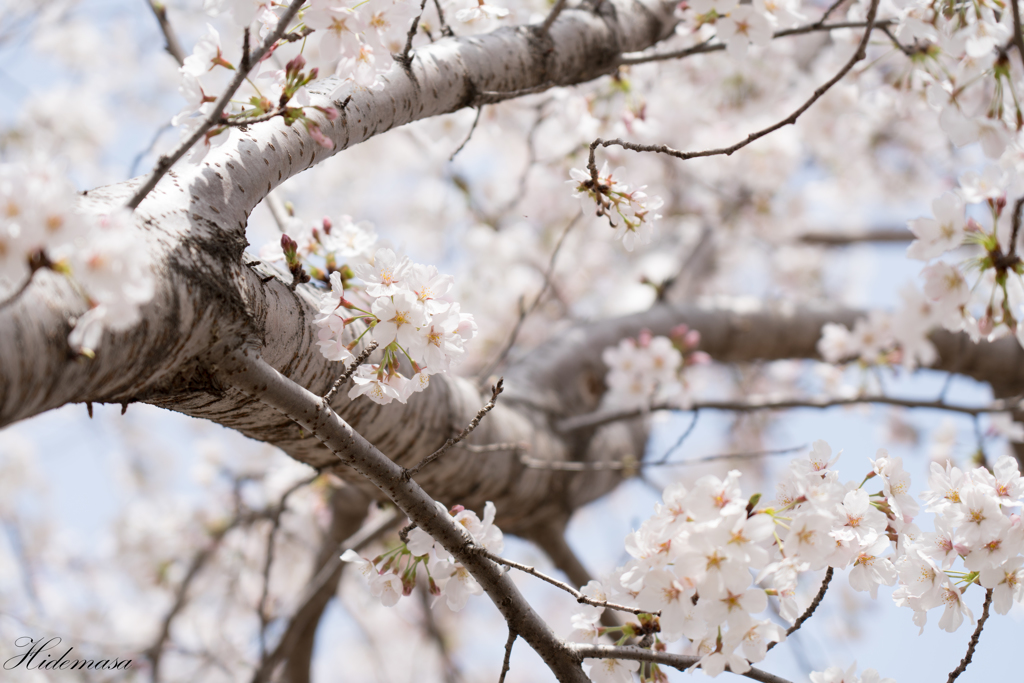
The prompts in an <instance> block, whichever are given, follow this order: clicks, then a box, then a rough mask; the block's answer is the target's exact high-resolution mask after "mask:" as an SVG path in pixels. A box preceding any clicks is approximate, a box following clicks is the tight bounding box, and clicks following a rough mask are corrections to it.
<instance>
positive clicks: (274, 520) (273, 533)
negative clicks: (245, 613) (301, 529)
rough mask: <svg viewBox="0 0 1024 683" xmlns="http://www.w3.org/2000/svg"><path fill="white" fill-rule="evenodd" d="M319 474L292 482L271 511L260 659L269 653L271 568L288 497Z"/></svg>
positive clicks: (259, 607)
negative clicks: (268, 626) (268, 601)
mask: <svg viewBox="0 0 1024 683" xmlns="http://www.w3.org/2000/svg"><path fill="white" fill-rule="evenodd" d="M319 476H320V475H319V474H317V475H315V476H312V477H307V478H306V479H302V480H300V481H297V482H295V483H294V484H292V485H291V486H290V487H288V489H287V490H286V491H285V492H284V493H283V494H281V500H280V501H279V502H278V504H277V505H276V506H275V507H274V509H273V511H272V512H271V513H270V533H269V534H268V535H267V554H266V557H265V558H264V562H263V590H262V591H261V592H260V601H259V603H258V604H257V606H256V615H257V616H258V617H259V620H260V659H263V658H264V657H266V654H267V625H268V624H269V623H270V619H269V618H268V617H267V598H269V597H270V568H271V566H272V565H273V563H274V542H275V540H276V539H277V532H278V530H279V529H280V528H281V516H282V515H283V514H284V510H285V507H286V506H287V504H288V497H289V496H290V495H292V494H293V493H295V492H296V491H298V490H299V489H300V488H302V487H304V486H308V485H309V484H312V483H313V482H314V481H316V479H317V477H319Z"/></svg>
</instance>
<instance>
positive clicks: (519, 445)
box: [462, 441, 530, 453]
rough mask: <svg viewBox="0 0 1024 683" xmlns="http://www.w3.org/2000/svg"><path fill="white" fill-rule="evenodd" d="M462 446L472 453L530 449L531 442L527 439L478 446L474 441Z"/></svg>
mask: <svg viewBox="0 0 1024 683" xmlns="http://www.w3.org/2000/svg"><path fill="white" fill-rule="evenodd" d="M462 447H463V448H465V449H466V450H467V451H469V452H470V453H504V452H505V451H529V450H530V444H528V443H526V442H525V441H505V442H500V443H489V444H484V445H482V446H478V445H476V444H472V443H464V444H462Z"/></svg>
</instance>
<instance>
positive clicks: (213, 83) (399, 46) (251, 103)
mask: <svg viewBox="0 0 1024 683" xmlns="http://www.w3.org/2000/svg"><path fill="white" fill-rule="evenodd" d="M287 4H288V3H285V2H281V1H279V0H213V1H212V2H208V3H207V9H208V10H209V11H211V12H213V13H215V14H221V13H227V14H230V16H231V18H232V19H233V20H234V25H233V26H232V28H233V29H234V30H233V31H232V33H235V34H237V35H238V36H239V40H238V46H237V47H233V48H229V49H228V50H225V48H224V46H223V45H222V44H221V37H220V33H219V32H218V31H217V30H216V29H214V28H213V27H212V26H208V27H207V28H208V33H207V34H206V35H204V36H203V37H202V38H200V39H199V41H198V42H197V43H196V45H195V47H194V49H193V52H192V54H191V55H189V56H188V57H186V58H185V62H184V64H183V65H182V67H181V69H180V73H181V85H180V87H179V89H178V90H179V92H180V93H181V94H182V96H183V97H184V98H185V100H186V102H187V104H186V105H185V107H184V108H183V109H182V110H181V111H180V112H179V113H178V114H177V115H176V116H175V117H174V119H173V121H172V123H173V125H175V126H181V134H182V137H188V136H189V135H191V134H192V132H193V131H194V130H195V128H196V127H198V126H199V125H200V123H202V122H203V121H204V120H205V119H206V118H207V117H208V116H209V114H210V113H211V112H212V108H213V103H214V101H215V100H216V99H217V95H218V94H219V92H218V85H219V84H221V83H223V81H224V77H225V76H226V75H227V74H228V73H229V72H232V71H235V69H236V68H239V67H240V66H241V63H242V59H241V52H240V48H241V38H240V36H241V34H242V29H243V27H248V26H250V25H251V24H252V23H253V21H258V22H259V23H260V25H261V26H262V31H261V34H266V33H269V32H270V31H272V30H274V29H275V28H277V26H278V23H279V17H278V13H279V10H280V9H281V8H283V7H285V6H286V5H287ZM461 4H462V3H460V5H461ZM469 4H470V6H469V7H461V6H460V7H456V9H457V10H458V11H457V12H456V14H455V17H456V19H457V20H459V21H462V22H466V23H471V22H476V21H479V20H480V19H483V18H488V19H489V18H495V19H500V18H503V17H505V16H507V15H508V13H509V11H508V10H507V9H504V8H501V7H497V6H494V5H489V4H487V3H486V2H484V0H472V1H471V2H470V3H469ZM418 16H419V3H417V2H412V1H410V0H375V1H374V2H373V3H367V2H365V1H364V2H355V1H353V0H310V1H309V2H308V3H307V4H305V5H304V6H303V7H302V9H300V11H299V14H298V17H297V19H296V25H295V26H294V27H291V28H290V32H291V34H292V35H294V36H306V35H312V36H313V38H312V40H311V41H310V42H311V43H312V44H313V45H315V46H316V53H315V54H317V56H318V58H319V61H320V62H321V63H323V64H326V65H328V66H329V67H330V68H332V69H333V71H334V74H335V75H336V76H337V77H338V78H340V79H341V84H340V85H339V86H338V88H336V89H335V91H334V92H332V93H331V94H330V97H333V96H334V95H335V94H336V93H337V92H338V90H340V89H341V88H342V87H347V86H348V85H350V84H355V85H356V86H358V87H361V88H371V89H377V88H381V87H383V82H382V81H381V78H380V77H381V75H382V74H383V73H384V72H386V71H387V70H388V69H390V68H391V67H392V65H393V61H394V60H393V59H392V55H400V54H402V53H403V52H404V51H405V47H406V44H407V40H408V35H409V30H410V28H411V27H412V25H413V22H414V21H416V20H417V18H418ZM285 40H286V39H284V38H282V39H281V41H279V42H278V44H277V45H275V46H273V48H272V49H271V50H270V51H269V52H268V53H267V55H266V56H265V58H264V59H263V60H262V61H261V62H260V63H258V64H256V65H255V66H254V71H253V73H251V74H250V75H249V77H248V79H247V81H246V84H245V85H244V86H243V88H242V90H241V91H240V94H239V95H236V97H235V98H234V102H235V103H236V104H235V105H233V109H232V110H230V111H228V112H225V114H226V116H227V117H228V121H230V122H231V123H234V124H236V125H238V124H244V123H245V122H246V119H253V118H255V117H260V120H263V119H265V118H266V117H267V116H268V115H269V116H273V115H280V116H281V117H282V118H283V120H284V121H285V123H287V124H288V125H292V124H293V123H295V122H301V123H302V124H303V125H304V126H305V127H306V129H307V131H308V132H309V133H310V135H311V136H312V137H313V138H314V139H315V140H316V141H317V142H318V143H319V144H320V145H322V146H324V147H326V148H327V149H332V148H333V146H334V143H333V141H332V140H331V139H330V138H328V137H327V136H325V135H324V134H323V132H322V131H321V130H320V124H319V123H318V122H317V121H315V120H313V119H312V118H310V116H309V114H310V111H309V110H318V111H319V112H320V113H322V114H323V115H324V116H326V117H327V118H328V120H332V121H333V120H334V119H335V118H337V116H338V112H337V110H336V109H335V108H334V107H322V106H314V105H311V104H310V100H309V93H308V91H307V90H306V86H307V85H308V84H310V83H311V82H313V81H315V80H317V79H318V78H319V76H320V69H319V68H317V67H313V68H310V69H308V70H307V69H306V58H305V57H304V56H303V55H302V54H301V53H300V54H299V55H298V56H296V57H295V58H293V59H291V60H290V61H288V64H287V65H286V66H285V68H284V69H280V68H278V67H276V66H275V65H274V63H273V61H272V60H269V59H267V58H268V57H270V56H271V55H272V54H273V52H274V50H276V49H277V48H279V47H281V46H282V45H284V43H285ZM305 44H306V41H303V48H302V49H303V50H305ZM229 52H230V53H232V54H233V55H234V53H238V54H237V56H233V57H232V59H229V58H228V53H229ZM228 130H229V126H228V125H226V123H225V124H224V125H221V124H218V125H215V126H214V127H213V128H212V129H211V130H210V131H208V132H207V134H206V135H205V137H204V139H203V141H202V144H200V145H198V146H197V147H195V149H194V152H193V155H192V157H191V158H192V159H193V160H194V161H195V160H198V159H201V158H202V157H203V156H204V155H205V154H206V152H207V151H208V150H209V149H210V148H211V147H213V146H216V145H218V144H222V143H223V142H224V141H225V140H226V139H227V132H228Z"/></svg>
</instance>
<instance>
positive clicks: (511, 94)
mask: <svg viewBox="0 0 1024 683" xmlns="http://www.w3.org/2000/svg"><path fill="white" fill-rule="evenodd" d="M557 85H558V84H557V83H555V82H554V81H544V82H543V83H541V84H540V85H534V86H531V87H529V88H521V89H519V90H508V91H505V92H502V91H501V90H480V91H478V92H477V93H476V96H475V97H474V98H473V101H472V106H480V105H481V104H496V103H498V102H503V101H504V100H512V99H515V98H517V97H522V96H523V95H533V94H535V93H539V92H544V91H545V90H549V89H550V88H554V87H556V86H557Z"/></svg>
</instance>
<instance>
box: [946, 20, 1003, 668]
mask: <svg viewBox="0 0 1024 683" xmlns="http://www.w3.org/2000/svg"><path fill="white" fill-rule="evenodd" d="M1012 4H1013V6H1014V7H1016V6H1017V1H1016V0H1012ZM991 604H992V589H991V588H989V589H988V590H987V591H985V604H984V605H982V607H981V617H980V618H979V619H978V627H977V628H976V629H974V635H972V636H971V641H970V642H969V643H968V644H967V654H965V655H964V658H963V659H961V660H960V664H959V665H958V666H957V667H956V668H955V669H953V670H952V671H950V672H949V678H947V679H946V683H953V681H955V680H956V679H957V678H958V677H959V676H960V674H962V673H963V672H964V671H966V670H967V665H968V664H970V663H971V658H972V657H974V648H976V647H978V639H979V638H981V629H982V628H983V627H984V626H985V622H986V621H987V620H988V608H989V605H991Z"/></svg>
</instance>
